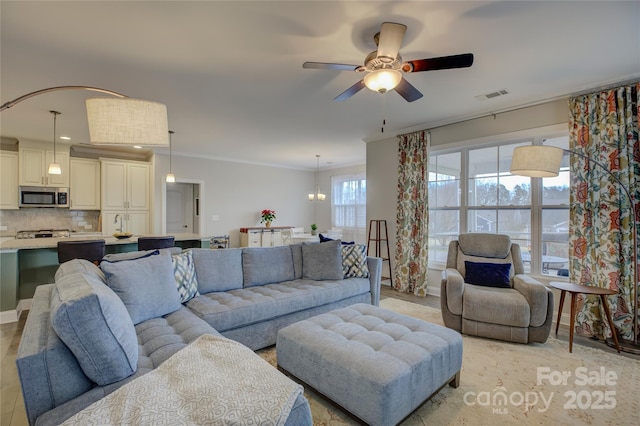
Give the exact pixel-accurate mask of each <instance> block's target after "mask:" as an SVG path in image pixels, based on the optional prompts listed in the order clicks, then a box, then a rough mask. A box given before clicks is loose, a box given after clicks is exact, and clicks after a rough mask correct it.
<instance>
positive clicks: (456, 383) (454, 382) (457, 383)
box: [449, 371, 460, 389]
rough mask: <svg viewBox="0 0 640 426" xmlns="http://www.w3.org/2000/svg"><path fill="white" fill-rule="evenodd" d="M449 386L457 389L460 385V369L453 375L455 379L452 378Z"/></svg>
mask: <svg viewBox="0 0 640 426" xmlns="http://www.w3.org/2000/svg"><path fill="white" fill-rule="evenodd" d="M449 386H451V387H452V388H454V389H457V388H458V386H460V372H459V371H458V372H457V373H456V375H455V376H453V379H451V381H450V382H449Z"/></svg>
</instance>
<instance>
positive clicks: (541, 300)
mask: <svg viewBox="0 0 640 426" xmlns="http://www.w3.org/2000/svg"><path fill="white" fill-rule="evenodd" d="M513 288H514V289H516V290H518V292H520V294H522V295H523V296H524V297H525V299H527V302H528V303H529V307H530V308H531V320H530V325H531V326H532V327H540V326H541V325H542V324H544V322H545V320H546V318H547V311H548V309H549V306H548V300H549V295H548V293H549V292H550V291H551V290H549V289H548V288H547V287H546V286H545V285H544V284H542V283H541V282H540V281H538V280H536V279H534V278H531V277H530V276H528V275H525V274H516V275H514V277H513ZM551 309H553V307H551Z"/></svg>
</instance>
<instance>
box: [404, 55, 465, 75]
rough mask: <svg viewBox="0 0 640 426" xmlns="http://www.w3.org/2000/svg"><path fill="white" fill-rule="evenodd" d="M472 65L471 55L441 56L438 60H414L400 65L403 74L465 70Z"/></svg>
mask: <svg viewBox="0 0 640 426" xmlns="http://www.w3.org/2000/svg"><path fill="white" fill-rule="evenodd" d="M472 64H473V53H463V54H462V55H452V56H441V57H439V58H429V59H416V60H414V61H407V62H405V63H404V64H402V71H404V72H420V71H435V70H447V69H451V68H467V67H470V66H471V65H472Z"/></svg>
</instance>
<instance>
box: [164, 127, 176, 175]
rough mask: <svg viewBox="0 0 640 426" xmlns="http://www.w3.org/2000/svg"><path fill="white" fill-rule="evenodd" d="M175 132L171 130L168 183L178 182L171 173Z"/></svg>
mask: <svg viewBox="0 0 640 426" xmlns="http://www.w3.org/2000/svg"><path fill="white" fill-rule="evenodd" d="M173 133H174V132H173V130H169V173H168V174H167V179H166V180H167V182H168V183H174V182H175V181H176V177H175V176H174V174H173V172H172V171H171V170H172V169H171V157H172V148H171V140H172V139H173Z"/></svg>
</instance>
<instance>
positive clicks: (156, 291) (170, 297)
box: [100, 256, 181, 324]
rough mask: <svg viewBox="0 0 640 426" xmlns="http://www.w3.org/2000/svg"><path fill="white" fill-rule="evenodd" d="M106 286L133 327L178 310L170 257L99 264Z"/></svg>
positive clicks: (178, 304) (151, 257)
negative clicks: (122, 306) (122, 307)
mask: <svg viewBox="0 0 640 426" xmlns="http://www.w3.org/2000/svg"><path fill="white" fill-rule="evenodd" d="M100 268H101V269H102V272H104V274H105V276H106V278H107V285H108V286H109V287H111V289H112V290H113V291H115V293H116V294H117V295H118V296H120V299H122V301H123V302H124V305H125V306H126V308H127V311H129V315H131V319H132V320H133V323H134V324H138V323H140V322H142V321H144V320H148V319H151V318H155V317H160V316H162V315H166V314H168V313H170V312H173V311H176V310H178V309H180V306H181V305H180V296H179V295H178V292H177V291H176V281H175V279H174V278H173V265H172V263H171V257H170V256H149V257H144V258H141V259H136V260H129V261H126V262H116V263H110V262H102V263H101V264H100Z"/></svg>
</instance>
